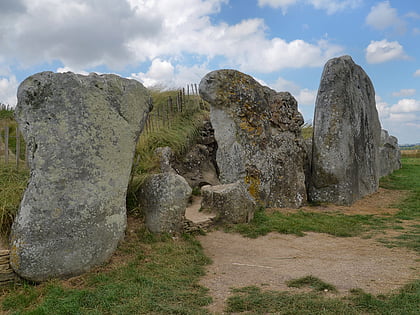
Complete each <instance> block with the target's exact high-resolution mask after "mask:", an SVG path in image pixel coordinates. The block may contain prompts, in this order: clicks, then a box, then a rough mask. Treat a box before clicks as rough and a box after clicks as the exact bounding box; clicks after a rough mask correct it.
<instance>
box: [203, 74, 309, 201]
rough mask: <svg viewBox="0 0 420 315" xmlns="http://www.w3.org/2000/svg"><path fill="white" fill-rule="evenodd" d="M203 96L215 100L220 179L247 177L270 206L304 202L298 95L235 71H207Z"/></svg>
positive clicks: (212, 117) (253, 191)
mask: <svg viewBox="0 0 420 315" xmlns="http://www.w3.org/2000/svg"><path fill="white" fill-rule="evenodd" d="M200 95H201V96H202V97H203V99H204V100H206V101H208V102H209V103H210V120H211V123H212V126H213V128H214V132H215V138H216V141H217V147H218V148H217V154H216V161H217V165H218V168H219V171H220V181H221V183H223V184H231V183H235V182H237V181H242V182H243V183H245V184H247V186H248V187H249V192H250V193H251V195H252V196H253V197H254V198H255V199H256V200H257V201H258V202H259V203H261V204H263V205H264V206H267V207H299V206H300V205H301V204H302V203H303V202H304V201H305V200H306V189H305V175H304V156H305V153H304V140H303V138H302V136H301V132H300V126H301V125H302V124H303V117H302V115H301V114H300V113H299V111H298V109H297V102H296V100H295V98H294V97H293V96H292V95H291V94H290V93H288V92H276V91H274V90H272V89H270V88H268V87H264V86H262V85H260V84H259V83H258V82H257V81H255V80H254V79H253V78H252V77H250V76H249V75H246V74H243V73H241V72H239V71H235V70H218V71H213V72H210V73H208V74H207V75H206V76H205V77H204V78H203V79H202V80H201V82H200Z"/></svg>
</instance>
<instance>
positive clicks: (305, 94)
mask: <svg viewBox="0 0 420 315" xmlns="http://www.w3.org/2000/svg"><path fill="white" fill-rule="evenodd" d="M271 86H272V88H273V89H275V90H276V91H287V92H290V93H291V94H292V95H293V96H294V97H295V98H296V100H297V101H298V103H299V105H312V106H313V105H315V99H316V95H317V93H318V91H316V90H310V89H307V88H301V87H300V86H299V85H297V84H296V83H294V82H292V81H288V80H286V79H284V78H282V77H279V78H278V79H277V80H276V82H274V83H273V84H272V85H271Z"/></svg>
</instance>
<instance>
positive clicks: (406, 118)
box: [389, 113, 417, 122]
mask: <svg viewBox="0 0 420 315" xmlns="http://www.w3.org/2000/svg"><path fill="white" fill-rule="evenodd" d="M416 119H417V116H416V114H412V113H391V114H390V115H389V120H390V121H392V122H412V121H415V120H416Z"/></svg>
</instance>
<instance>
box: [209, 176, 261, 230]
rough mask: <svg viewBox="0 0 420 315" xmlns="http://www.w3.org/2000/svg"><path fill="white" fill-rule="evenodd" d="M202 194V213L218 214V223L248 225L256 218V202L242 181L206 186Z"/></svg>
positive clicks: (216, 218) (216, 219)
mask: <svg viewBox="0 0 420 315" xmlns="http://www.w3.org/2000/svg"><path fill="white" fill-rule="evenodd" d="M201 193H202V196H203V201H202V203H201V211H204V212H211V213H216V217H215V218H214V220H215V221H217V222H223V223H235V224H236V223H248V222H250V221H251V220H252V218H253V217H254V212H255V209H256V202H255V200H254V199H253V198H252V196H251V195H250V193H249V192H248V189H247V187H246V186H245V185H244V183H243V182H242V181H237V182H236V183H232V184H225V185H217V186H204V187H202V188H201Z"/></svg>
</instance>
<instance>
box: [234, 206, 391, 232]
mask: <svg viewBox="0 0 420 315" xmlns="http://www.w3.org/2000/svg"><path fill="white" fill-rule="evenodd" d="M385 221H386V219H385V218H379V217H375V216H373V215H344V214H322V213H315V212H304V211H298V212H297V213H281V212H278V211H276V212H272V213H267V212H266V211H264V209H260V210H259V211H257V212H256V213H255V215H254V219H253V220H252V221H251V223H249V224H237V225H232V226H229V227H228V228H227V230H228V231H231V232H238V233H241V234H242V235H244V236H247V237H250V238H256V237H258V236H261V235H266V234H268V233H270V232H278V233H283V234H295V235H298V236H303V235H305V233H304V232H309V231H311V232H318V233H328V234H331V235H334V236H341V237H349V236H357V235H360V234H361V233H362V232H365V231H368V230H370V229H372V228H379V227H384V224H385V223H384V222H385Z"/></svg>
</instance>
